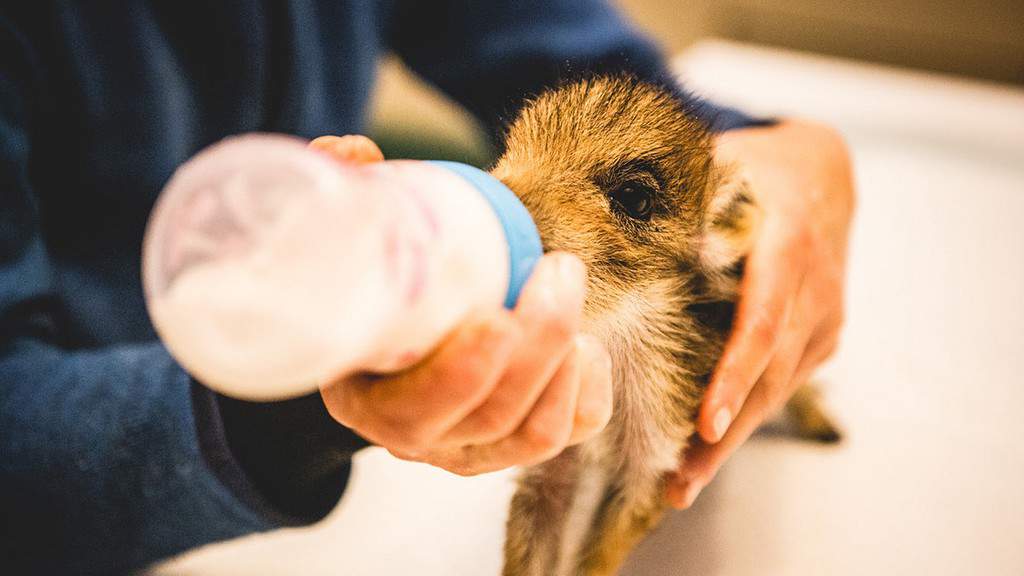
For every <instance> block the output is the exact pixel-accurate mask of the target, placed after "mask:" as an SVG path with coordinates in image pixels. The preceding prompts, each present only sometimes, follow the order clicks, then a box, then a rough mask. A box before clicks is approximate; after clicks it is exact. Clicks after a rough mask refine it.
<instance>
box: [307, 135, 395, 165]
mask: <svg viewBox="0 0 1024 576" xmlns="http://www.w3.org/2000/svg"><path fill="white" fill-rule="evenodd" d="M309 147H310V148H311V149H313V150H317V151H319V152H323V153H325V154H327V155H328V156H330V157H331V158H332V159H334V160H337V161H338V162H346V163H353V164H369V163H371V162H382V161H383V160H384V153H383V152H381V151H380V148H379V147H377V144H376V143H375V142H374V141H373V140H370V139H369V138H367V137H366V136H362V135H360V134H348V135H346V136H321V137H319V138H316V139H315V140H313V141H312V142H310V143H309Z"/></svg>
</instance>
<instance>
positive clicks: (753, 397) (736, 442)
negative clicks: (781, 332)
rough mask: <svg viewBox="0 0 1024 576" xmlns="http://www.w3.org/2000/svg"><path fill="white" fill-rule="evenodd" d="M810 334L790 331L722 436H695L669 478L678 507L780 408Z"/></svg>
mask: <svg viewBox="0 0 1024 576" xmlns="http://www.w3.org/2000/svg"><path fill="white" fill-rule="evenodd" d="M807 343H808V338H807V336H806V335H803V334H801V333H800V332H795V331H794V332H791V333H790V334H788V337H787V339H786V340H785V341H784V343H783V345H782V347H781V348H780V349H779V353H778V355H777V356H776V357H775V358H774V359H773V360H772V362H771V363H770V364H769V365H768V367H767V368H766V369H765V371H764V375H763V376H762V377H761V378H760V379H759V380H758V382H757V385H756V386H754V388H753V389H752V390H751V392H750V394H749V396H748V398H747V400H746V402H745V403H744V404H743V407H742V408H741V409H740V410H739V416H738V417H737V418H736V421H735V422H733V425H732V426H730V427H729V429H728V431H727V432H726V433H725V435H724V436H723V437H722V439H721V440H720V441H719V442H717V443H714V444H710V443H707V442H704V441H702V440H701V439H695V440H696V442H695V443H694V444H693V445H692V446H691V447H690V448H689V449H688V450H687V451H686V455H685V459H684V461H683V465H682V468H681V469H680V471H679V473H678V474H676V475H674V476H673V477H671V478H670V479H669V484H668V487H667V491H666V495H667V497H668V499H669V502H670V503H671V504H672V505H673V506H675V507H677V508H687V507H689V506H690V505H692V504H693V501H694V500H695V499H696V498H697V496H698V495H699V494H700V491H701V490H702V489H703V488H704V487H705V486H707V485H708V484H709V483H710V482H711V480H712V479H713V478H714V477H715V475H716V474H717V473H718V469H719V468H721V466H722V464H724V463H725V461H726V460H728V458H729V457H730V456H731V455H732V453H733V452H735V451H736V449H737V448H739V447H740V446H741V445H742V444H743V443H744V442H746V440H747V439H748V438H749V437H750V435H751V434H752V433H753V432H754V430H756V429H757V427H758V426H760V425H761V423H762V422H763V421H764V420H765V418H767V417H768V416H769V415H771V414H772V413H773V412H775V411H776V410H777V409H778V408H780V407H781V406H782V405H783V404H784V403H785V402H786V400H787V399H788V398H789V397H790V396H791V395H792V393H793V390H795V389H796V380H795V378H794V376H795V374H796V372H797V367H798V366H799V364H800V361H801V359H802V358H803V357H804V352H805V350H806V348H807Z"/></svg>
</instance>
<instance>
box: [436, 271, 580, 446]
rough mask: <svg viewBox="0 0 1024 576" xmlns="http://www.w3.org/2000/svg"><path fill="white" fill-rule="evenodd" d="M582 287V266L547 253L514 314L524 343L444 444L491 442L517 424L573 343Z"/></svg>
mask: <svg viewBox="0 0 1024 576" xmlns="http://www.w3.org/2000/svg"><path fill="white" fill-rule="evenodd" d="M585 286H586V269H585V268H584V266H583V263H582V262H581V261H580V260H579V259H578V258H577V257H575V256H572V255H571V254H566V253H550V254H547V255H545V256H544V257H543V258H542V259H541V260H540V262H538V263H537V266H536V268H535V269H534V273H533V274H532V275H531V277H530V279H529V280H528V281H527V283H526V286H525V287H524V289H523V293H522V295H521V296H520V300H519V303H518V304H517V305H516V309H515V312H514V317H515V318H516V320H517V321H518V322H519V325H520V326H521V327H522V329H523V334H524V338H523V343H524V345H523V346H521V347H520V348H519V349H518V350H517V351H516V352H515V354H514V355H513V357H512V359H511V360H510V362H509V364H508V369H507V370H506V371H505V373H504V374H503V375H502V377H501V380H500V382H499V384H498V386H497V387H496V388H495V389H494V392H493V393H492V394H491V395H490V396H489V397H488V398H487V399H486V400H485V401H484V403H483V404H482V405H480V406H479V407H478V408H477V409H476V410H474V411H473V412H472V413H471V414H470V415H469V416H468V417H466V419H465V420H463V421H462V422H460V423H459V424H457V425H456V426H455V428H454V429H453V430H451V431H450V432H449V433H448V434H446V435H445V437H444V439H443V442H444V445H446V446H463V445H466V444H489V443H491V442H496V441H498V440H500V439H501V438H504V437H506V436H508V435H509V434H511V433H512V432H513V431H515V430H516V429H517V428H519V426H520V424H522V422H523V420H524V419H525V418H526V416H527V414H529V413H530V410H531V408H532V407H533V405H534V404H535V403H536V402H537V399H538V398H539V397H540V395H541V393H542V392H543V391H544V389H545V387H546V386H548V382H549V381H550V380H551V377H552V376H553V375H554V374H555V371H556V370H558V368H559V366H560V365H562V363H563V361H564V360H565V358H566V356H567V355H568V354H569V352H570V350H571V349H572V347H573V337H574V335H575V333H576V330H577V329H578V326H579V322H580V316H581V314H582V310H583V298H584V292H585Z"/></svg>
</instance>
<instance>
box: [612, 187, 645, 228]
mask: <svg viewBox="0 0 1024 576" xmlns="http://www.w3.org/2000/svg"><path fill="white" fill-rule="evenodd" d="M608 197H609V199H610V200H611V202H612V209H613V210H615V211H617V212H619V213H621V214H624V215H626V216H628V217H629V218H632V219H633V220H640V221H643V222H646V221H648V220H650V219H651V215H652V213H653V212H654V190H653V189H651V187H650V186H648V185H646V184H644V183H642V182H636V181H629V182H623V183H622V184H619V185H618V186H616V187H615V188H614V189H612V191H611V192H610V193H609V194H608Z"/></svg>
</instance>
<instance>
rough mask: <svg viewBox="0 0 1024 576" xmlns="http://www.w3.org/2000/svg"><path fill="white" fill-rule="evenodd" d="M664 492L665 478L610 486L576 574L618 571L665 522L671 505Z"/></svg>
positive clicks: (588, 575) (602, 574)
mask: <svg viewBox="0 0 1024 576" xmlns="http://www.w3.org/2000/svg"><path fill="white" fill-rule="evenodd" d="M664 493H665V488H664V481H663V480H662V479H661V478H651V479H650V481H649V482H645V485H644V486H638V485H635V484H633V485H631V486H628V487H623V486H622V485H621V484H619V485H611V486H609V487H608V488H607V490H606V492H605V495H604V501H603V502H602V504H601V507H600V509H599V511H598V517H597V519H596V522H595V524H594V528H593V530H592V531H591V533H590V536H589V537H588V538H587V541H586V544H585V545H584V547H583V550H582V551H581V554H580V556H579V564H578V568H577V569H576V571H575V572H573V574H574V575H578V576H613V575H614V574H617V573H618V570H619V568H620V567H621V566H622V563H623V562H625V560H626V557H627V556H629V553H630V551H632V550H633V548H634V547H635V546H636V545H637V544H638V543H639V542H640V540H642V539H643V538H644V537H645V536H646V535H647V534H648V533H649V532H650V531H651V530H653V529H654V527H655V526H657V525H658V522H660V521H661V518H662V516H663V515H664V513H665V510H666V507H667V506H666V503H665V500H664Z"/></svg>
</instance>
